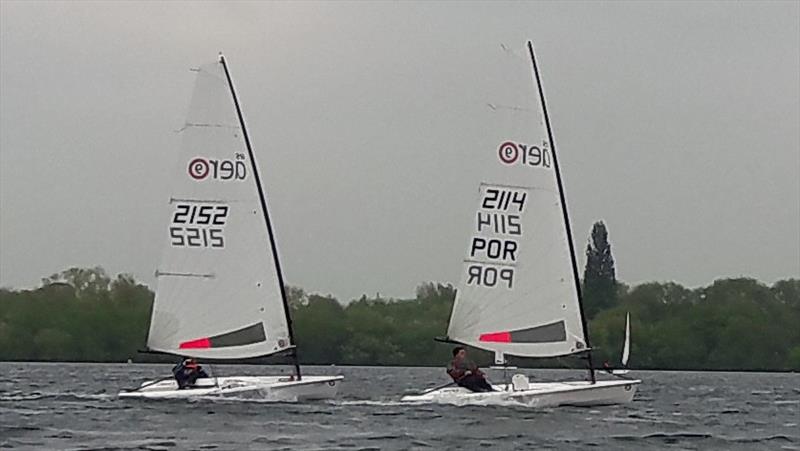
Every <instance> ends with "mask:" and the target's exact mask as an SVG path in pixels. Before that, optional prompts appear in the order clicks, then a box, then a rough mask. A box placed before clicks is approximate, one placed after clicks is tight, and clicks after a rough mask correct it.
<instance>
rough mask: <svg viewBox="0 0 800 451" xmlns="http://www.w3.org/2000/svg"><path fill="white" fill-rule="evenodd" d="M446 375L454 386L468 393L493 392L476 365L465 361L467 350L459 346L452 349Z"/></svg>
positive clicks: (467, 360)
mask: <svg viewBox="0 0 800 451" xmlns="http://www.w3.org/2000/svg"><path fill="white" fill-rule="evenodd" d="M447 374H449V375H450V377H452V378H453V381H454V382H455V383H456V384H458V385H459V386H461V387H464V388H466V389H469V390H470V391H474V392H487V391H494V389H493V388H492V386H491V385H489V382H487V381H486V376H484V374H483V372H482V371H481V370H480V369H479V368H478V365H476V364H475V362H473V361H471V360H469V359H467V350H466V349H464V348H463V347H461V346H456V347H455V348H453V360H452V361H451V362H450V366H449V367H448V368H447Z"/></svg>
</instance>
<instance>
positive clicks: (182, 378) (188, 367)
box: [172, 358, 208, 390]
mask: <svg viewBox="0 0 800 451" xmlns="http://www.w3.org/2000/svg"><path fill="white" fill-rule="evenodd" d="M172 374H173V375H174V376H175V381H176V382H177V383H178V390H183V389H185V388H192V386H194V384H195V382H197V379H200V378H201V377H208V373H206V371H205V370H204V369H203V367H202V366H200V365H199V364H198V363H197V360H195V359H192V358H189V359H184V360H182V361H181V362H180V363H178V364H177V365H175V367H174V368H172Z"/></svg>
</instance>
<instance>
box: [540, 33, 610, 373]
mask: <svg viewBox="0 0 800 451" xmlns="http://www.w3.org/2000/svg"><path fill="white" fill-rule="evenodd" d="M528 51H529V52H530V55H531V63H532V65H533V74H534V76H535V78H536V88H537V90H538V91H539V100H540V102H541V105H542V114H543V116H544V122H545V127H546V128H547V138H548V140H549V141H550V150H551V152H552V155H553V169H554V170H555V173H556V182H557V185H558V195H559V197H560V198H561V209H562V211H563V213H564V227H565V228H566V233H567V242H568V243H569V253H570V258H571V261H572V273H573V278H574V280H575V290H576V292H577V294H578V308H579V310H580V317H581V324H582V326H583V337H584V340H585V341H586V348H587V359H588V363H589V375H590V378H591V381H592V383H594V382H595V374H594V364H593V362H592V346H591V341H590V340H589V328H588V327H587V325H586V315H585V314H584V309H583V294H582V292H581V282H580V280H581V279H580V276H579V273H578V261H577V258H576V257H575V244H574V242H573V240H572V228H571V227H570V223H569V213H568V211H567V199H566V196H565V195H564V186H563V183H562V181H561V171H560V170H559V166H558V156H557V152H556V143H555V140H554V139H553V130H552V128H551V127H550V116H549V115H548V114H547V104H546V103H545V98H544V89H543V87H542V81H541V77H540V75H539V67H538V65H537V64H536V55H535V53H534V51H533V42H531V41H528Z"/></svg>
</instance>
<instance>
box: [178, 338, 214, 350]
mask: <svg viewBox="0 0 800 451" xmlns="http://www.w3.org/2000/svg"><path fill="white" fill-rule="evenodd" d="M210 347H211V340H210V339H208V338H198V339H197V340H189V341H184V342H183V343H181V344H180V346H178V349H207V348H210Z"/></svg>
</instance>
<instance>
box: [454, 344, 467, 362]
mask: <svg viewBox="0 0 800 451" xmlns="http://www.w3.org/2000/svg"><path fill="white" fill-rule="evenodd" d="M466 356H467V350H466V349H464V347H463V346H456V347H455V348H453V357H460V358H462V359H463V358H464V357H466Z"/></svg>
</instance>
